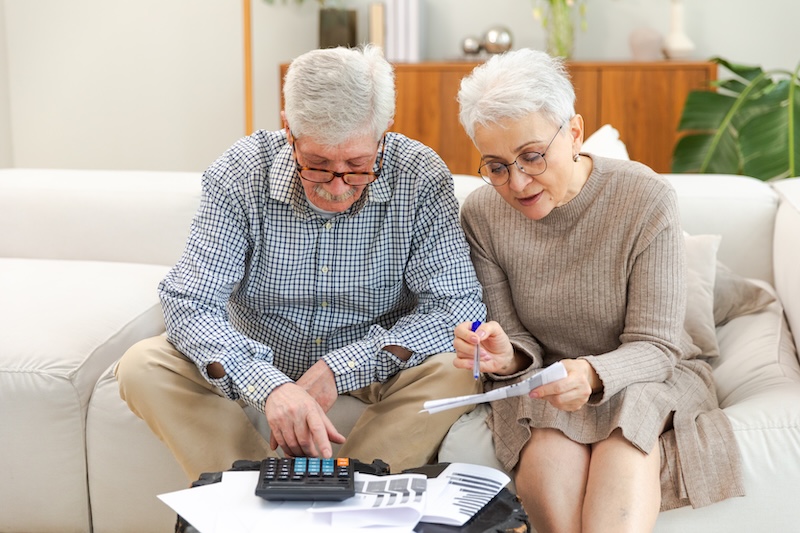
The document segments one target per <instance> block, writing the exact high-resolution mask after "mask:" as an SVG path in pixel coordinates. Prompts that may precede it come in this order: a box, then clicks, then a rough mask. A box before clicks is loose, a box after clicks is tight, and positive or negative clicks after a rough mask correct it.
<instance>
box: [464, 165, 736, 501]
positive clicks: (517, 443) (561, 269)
mask: <svg viewBox="0 0 800 533" xmlns="http://www.w3.org/2000/svg"><path fill="white" fill-rule="evenodd" d="M591 157H592V160H593V163H594V169H593V171H592V173H591V175H590V176H589V179H588V181H587V182H586V185H584V187H583V189H582V190H581V192H580V193H579V194H578V195H577V196H576V197H575V198H573V199H572V200H571V201H570V202H568V203H567V204H565V205H563V206H561V207H558V208H556V209H554V210H553V211H552V212H551V213H550V214H549V215H547V216H546V217H545V218H543V219H541V220H538V221H533V220H529V219H527V218H525V217H524V216H523V215H522V214H521V213H519V212H518V211H516V210H515V209H513V208H512V207H511V206H510V205H508V204H507V203H506V202H505V201H504V200H503V199H502V198H501V197H500V195H499V194H497V192H496V191H495V190H494V189H493V188H492V187H483V188H481V189H479V190H477V191H475V192H474V193H473V194H472V195H470V197H469V198H468V199H467V200H466V202H465V204H464V208H463V211H462V222H463V225H464V230H465V232H466V234H467V239H468V240H469V243H470V246H471V250H472V260H473V263H474V264H475V270H476V272H477V274H478V278H479V279H480V281H481V283H482V284H483V288H484V302H485V303H486V305H487V309H488V318H489V319H491V320H496V321H498V322H499V323H500V324H501V325H502V326H503V328H504V329H505V331H506V332H507V333H508V335H509V337H510V338H511V342H512V344H513V345H514V347H515V348H516V349H517V350H518V351H521V352H523V353H525V354H527V355H528V356H530V357H531V358H532V360H533V365H532V367H531V368H532V369H533V368H538V367H541V366H547V365H549V364H551V363H553V362H554V361H557V360H559V359H562V358H576V357H583V358H586V359H587V360H588V361H589V362H590V363H591V365H592V366H593V367H594V369H595V370H596V371H597V373H598V375H599V376H600V379H601V380H602V382H603V387H604V389H603V392H602V393H601V394H598V395H596V397H592V398H591V400H590V402H589V404H587V405H586V406H584V407H583V408H582V409H580V410H578V411H576V412H574V413H568V412H565V411H559V410H557V409H555V408H554V407H552V406H551V405H550V404H548V403H547V402H545V401H542V400H531V399H530V398H528V397H527V396H523V397H521V398H519V397H518V398H512V399H508V400H504V401H501V402H494V403H493V404H492V416H491V417H490V419H489V424H490V426H491V427H492V428H493V431H494V441H495V448H496V452H497V457H498V459H499V460H500V461H501V463H502V464H503V465H504V466H505V467H506V468H507V469H508V470H512V469H513V468H514V466H515V465H516V463H517V461H518V459H519V453H520V451H521V449H522V447H523V446H524V444H525V443H526V442H527V440H528V439H529V438H530V429H531V428H536V427H548V428H556V429H559V430H560V431H562V432H563V433H564V434H566V435H567V436H568V437H569V438H571V439H573V440H575V441H576V442H581V443H586V444H589V443H593V442H597V441H599V440H602V439H605V438H607V437H608V436H609V434H610V433H611V432H612V431H613V430H614V429H616V428H620V429H621V430H622V432H623V435H624V436H625V438H626V439H628V440H629V441H630V442H631V443H632V444H633V445H634V446H636V447H637V448H639V449H640V450H642V451H643V452H645V453H648V452H649V451H650V450H652V449H653V447H654V446H655V444H656V442H659V443H660V449H661V453H662V509H663V510H666V509H671V508H675V507H680V506H683V505H687V504H691V505H692V506H694V507H700V506H703V505H708V504H710V503H714V502H716V501H720V500H722V499H725V498H728V497H731V496H740V495H743V494H744V490H743V488H742V481H741V461H740V457H739V452H738V448H737V446H736V441H735V439H734V437H733V433H732V430H731V426H730V422H729V421H728V419H727V417H726V416H725V415H724V414H723V413H722V411H721V410H720V409H719V407H718V403H717V399H716V393H715V390H714V385H713V380H712V378H711V370H710V367H709V365H708V364H707V363H705V362H704V361H703V360H702V359H697V358H696V357H697V356H698V355H699V350H698V349H697V348H696V347H695V346H694V345H693V344H692V343H691V339H690V338H689V336H688V335H687V334H686V333H685V332H684V330H683V318H684V314H685V307H686V284H685V270H686V266H685V259H684V248H683V247H684V244H683V243H684V241H683V236H682V231H681V228H680V221H679V216H678V208H677V200H676V195H675V192H674V191H673V189H672V188H671V187H670V185H669V184H668V183H667V182H666V180H664V179H663V178H661V177H660V176H658V175H657V174H655V173H654V172H653V171H651V170H650V169H649V168H647V167H645V166H643V165H640V164H638V163H635V162H630V161H620V160H613V159H606V158H601V157H596V156H591ZM520 377H521V376H520V375H517V376H512V377H510V378H498V377H496V376H495V379H497V380H504V381H491V380H490V381H488V382H487V384H486V385H487V388H492V387H494V386H498V385H507V384H508V381H505V380H507V379H512V380H516V379H519V378H520ZM670 413H674V420H673V424H674V429H670V430H668V431H667V432H665V433H664V434H663V435H660V433H661V428H662V427H663V423H664V421H665V420H666V419H667V418H668V417H669V414H670Z"/></svg>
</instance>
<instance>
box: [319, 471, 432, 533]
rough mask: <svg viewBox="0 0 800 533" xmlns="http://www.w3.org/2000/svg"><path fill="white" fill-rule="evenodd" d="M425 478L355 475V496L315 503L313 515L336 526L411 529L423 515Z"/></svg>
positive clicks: (426, 482)
mask: <svg viewBox="0 0 800 533" xmlns="http://www.w3.org/2000/svg"><path fill="white" fill-rule="evenodd" d="M427 484H428V479H427V477H426V476H425V475H423V474H393V475H389V476H373V475H370V474H362V473H360V472H356V475H355V485H356V495H355V496H354V497H352V498H348V499H346V500H344V501H341V502H336V503H331V502H317V503H315V504H314V506H313V507H312V508H311V509H309V511H311V512H312V513H320V514H328V515H330V523H331V525H333V526H335V527H349V528H361V527H373V526H397V527H408V528H409V529H413V528H414V526H416V525H417V523H418V522H419V520H420V518H421V517H422V515H423V513H424V512H425V499H426V491H427Z"/></svg>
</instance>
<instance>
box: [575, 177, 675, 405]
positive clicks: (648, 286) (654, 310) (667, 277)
mask: <svg viewBox="0 0 800 533" xmlns="http://www.w3.org/2000/svg"><path fill="white" fill-rule="evenodd" d="M644 220H645V223H644V225H643V227H642V229H641V231H640V233H639V235H638V238H637V240H636V243H635V245H634V247H633V250H631V254H630V258H629V265H630V267H629V274H628V287H627V301H628V303H627V308H626V313H625V324H624V329H623V331H622V333H621V335H620V342H621V344H620V345H619V347H618V348H616V349H614V350H612V351H609V352H606V353H602V354H597V355H590V356H585V357H584V358H585V359H586V360H587V361H588V362H589V363H590V364H591V365H592V367H593V368H594V369H595V371H596V372H597V374H598V375H599V377H600V379H601V380H602V382H603V392H602V394H599V395H597V397H593V398H592V403H602V402H604V401H606V400H607V399H608V398H610V397H611V396H613V395H614V394H616V393H617V392H619V391H620V390H622V389H624V388H625V387H626V386H628V385H630V384H632V383H637V382H648V381H652V382H662V381H665V380H667V379H669V377H670V376H671V375H672V372H673V370H674V368H675V365H676V364H677V361H678V360H679V359H680V357H681V350H682V341H681V339H682V337H681V335H682V325H683V317H684V314H685V308H686V281H685V279H686V263H685V254H684V247H683V237H682V232H681V228H680V223H679V218H678V208H677V199H676V196H675V192H674V191H673V190H672V189H671V188H669V189H667V192H666V193H665V194H663V195H662V196H661V198H660V199H659V201H658V202H655V203H654V205H653V206H652V208H651V209H650V210H649V212H647V213H645V218H644Z"/></svg>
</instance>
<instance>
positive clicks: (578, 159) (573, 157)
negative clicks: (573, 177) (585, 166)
mask: <svg viewBox="0 0 800 533" xmlns="http://www.w3.org/2000/svg"><path fill="white" fill-rule="evenodd" d="M572 160H573V161H575V162H576V163H577V162H578V161H580V160H581V154H575V155H574V156H572Z"/></svg>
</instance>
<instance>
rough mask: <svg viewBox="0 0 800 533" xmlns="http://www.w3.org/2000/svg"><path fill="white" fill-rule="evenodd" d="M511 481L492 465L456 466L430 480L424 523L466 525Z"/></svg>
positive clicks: (464, 464)
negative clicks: (491, 466)
mask: <svg viewBox="0 0 800 533" xmlns="http://www.w3.org/2000/svg"><path fill="white" fill-rule="evenodd" d="M509 481H511V478H509V477H508V476H507V475H506V474H505V473H503V472H501V471H499V470H497V469H495V468H490V467H488V466H480V465H472V464H467V463H452V464H450V465H449V466H448V467H447V468H445V469H444V470H443V471H442V473H441V474H439V475H438V476H437V477H436V478H434V479H429V480H428V503H427V505H426V508H425V514H424V515H423V517H422V519H421V521H422V522H429V523H433V524H446V525H451V526H462V525H464V524H465V523H466V522H467V521H468V520H469V519H470V518H472V517H473V516H474V515H475V514H476V513H478V512H479V511H480V510H481V509H483V507H484V506H485V505H486V504H487V503H489V502H490V501H491V500H492V498H494V497H495V496H496V495H497V493H498V492H500V491H501V490H503V487H505V486H506V485H508V482H509Z"/></svg>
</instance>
